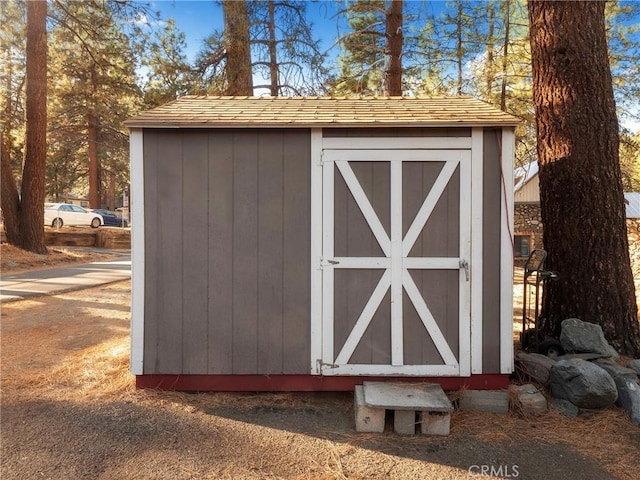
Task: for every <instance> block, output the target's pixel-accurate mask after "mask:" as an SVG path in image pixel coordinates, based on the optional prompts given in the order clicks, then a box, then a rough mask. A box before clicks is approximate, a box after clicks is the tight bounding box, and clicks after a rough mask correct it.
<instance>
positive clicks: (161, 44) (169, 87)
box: [142, 18, 194, 108]
mask: <svg viewBox="0 0 640 480" xmlns="http://www.w3.org/2000/svg"><path fill="white" fill-rule="evenodd" d="M186 46H187V45H186V41H185V35H184V33H182V32H180V31H178V30H177V28H176V23H175V21H174V20H173V19H172V18H170V19H169V20H167V22H166V23H165V25H164V27H163V28H162V29H159V30H156V31H155V32H153V33H152V38H151V39H150V41H149V44H148V47H147V53H146V54H145V55H143V57H142V65H143V66H145V67H146V68H147V69H148V73H147V79H146V82H145V84H144V85H143V91H144V104H145V107H147V108H152V107H157V106H158V105H162V104H163V103H167V102H169V101H171V100H175V99H176V98H178V97H179V96H182V95H186V94H188V93H189V92H190V90H191V88H192V84H193V82H194V78H193V76H194V72H193V70H192V68H191V65H189V62H188V60H187V57H186V55H185V53H184V51H185V49H186Z"/></svg>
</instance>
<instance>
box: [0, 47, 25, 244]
mask: <svg viewBox="0 0 640 480" xmlns="http://www.w3.org/2000/svg"><path fill="white" fill-rule="evenodd" d="M0 41H2V39H0ZM3 51H4V49H3ZM8 51H9V49H8V47H7V49H6V52H7V54H6V56H5V58H4V59H3V60H4V61H5V62H6V64H5V67H6V87H5V88H6V99H5V106H4V111H3V112H2V116H3V119H2V132H0V164H1V168H2V172H1V174H0V175H1V176H2V178H1V179H0V182H1V183H0V193H1V197H0V205H1V206H2V217H3V222H4V231H5V234H6V235H7V242H9V243H10V244H12V245H20V244H21V240H20V194H19V193H18V187H17V186H16V181H15V178H14V176H13V165H12V161H11V146H12V145H11V131H12V129H13V128H12V121H11V118H12V115H11V110H12V109H11V95H10V92H11V80H12V69H11V58H10V55H9V54H8Z"/></svg>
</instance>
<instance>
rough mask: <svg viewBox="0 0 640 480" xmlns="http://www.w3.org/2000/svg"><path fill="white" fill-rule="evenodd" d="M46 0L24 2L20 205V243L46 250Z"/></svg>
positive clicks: (42, 251)
mask: <svg viewBox="0 0 640 480" xmlns="http://www.w3.org/2000/svg"><path fill="white" fill-rule="evenodd" d="M46 21H47V2H46V1H44V0H30V1H28V2H27V55H26V57H27V62H26V67H27V68H26V78H27V88H26V110H25V112H26V115H25V116H26V132H25V148H24V150H25V152H24V155H25V162H24V170H23V173H22V191H21V193H22V199H21V208H20V220H21V222H20V228H21V230H20V231H21V235H20V237H21V239H20V240H21V246H22V248H24V249H25V250H29V251H31V252H35V253H47V248H46V246H45V244H44V187H45V172H46V159H47V30H46Z"/></svg>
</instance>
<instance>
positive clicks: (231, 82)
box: [222, 0, 253, 96]
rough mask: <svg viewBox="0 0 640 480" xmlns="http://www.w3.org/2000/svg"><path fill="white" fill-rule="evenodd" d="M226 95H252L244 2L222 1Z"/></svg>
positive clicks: (245, 4)
mask: <svg viewBox="0 0 640 480" xmlns="http://www.w3.org/2000/svg"><path fill="white" fill-rule="evenodd" d="M222 12H223V15H224V44H225V49H226V57H227V65H226V76H227V87H226V92H225V93H226V94H227V95H246V96H251V95H253V77H252V71H251V46H250V44H249V11H248V8H247V2H246V0H223V1H222Z"/></svg>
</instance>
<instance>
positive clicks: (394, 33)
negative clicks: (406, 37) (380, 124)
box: [385, 0, 403, 97]
mask: <svg viewBox="0 0 640 480" xmlns="http://www.w3.org/2000/svg"><path fill="white" fill-rule="evenodd" d="M402 3H403V0H391V5H390V6H389V9H388V10H387V13H386V23H385V26H386V37H387V55H388V56H389V63H388V67H387V71H386V72H385V90H386V94H387V95H390V96H392V97H401V96H402V41H403V35H402Z"/></svg>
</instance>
